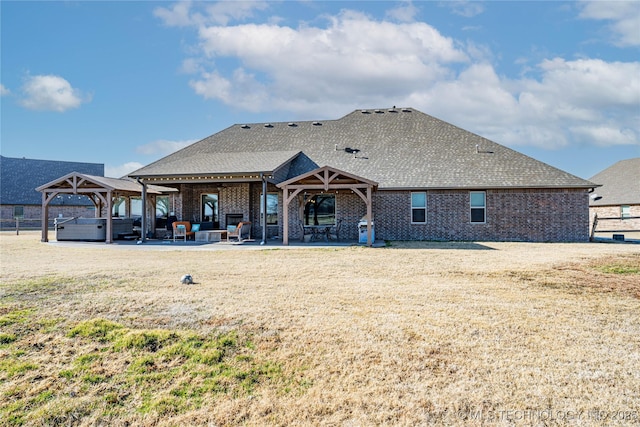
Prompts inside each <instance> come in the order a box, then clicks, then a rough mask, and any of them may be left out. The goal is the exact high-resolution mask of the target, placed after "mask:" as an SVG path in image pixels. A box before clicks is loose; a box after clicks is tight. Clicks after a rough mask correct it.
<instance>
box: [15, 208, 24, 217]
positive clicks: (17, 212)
mask: <svg viewBox="0 0 640 427" xmlns="http://www.w3.org/2000/svg"><path fill="white" fill-rule="evenodd" d="M13 219H24V205H14V206H13Z"/></svg>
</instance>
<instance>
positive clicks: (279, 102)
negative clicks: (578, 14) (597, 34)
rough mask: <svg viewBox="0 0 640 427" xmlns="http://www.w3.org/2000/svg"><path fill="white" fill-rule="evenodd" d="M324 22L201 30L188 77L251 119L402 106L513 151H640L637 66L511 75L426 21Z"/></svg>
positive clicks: (566, 65)
mask: <svg viewBox="0 0 640 427" xmlns="http://www.w3.org/2000/svg"><path fill="white" fill-rule="evenodd" d="M608 3H609V2H607V4H608ZM407 5H409V6H410V5H411V4H410V3H408V4H407ZM407 5H405V7H407ZM227 6H229V5H227ZM462 6H469V4H467V3H460V4H457V5H456V6H455V7H458V8H459V7H462ZM471 6H473V4H472V5H471ZM478 6H479V7H476V9H475V12H474V13H481V12H482V9H481V7H482V5H481V4H480V5H478ZM401 7H403V6H401ZM472 10H473V7H472ZM585 10H586V9H585ZM394 11H397V9H394ZM393 13H394V12H390V13H389V14H388V15H387V16H392V15H393ZM469 13H471V12H469ZM594 13H595V12H594ZM196 15H197V12H196V11H191V12H190V16H192V17H193V16H196ZM205 15H206V14H205ZM205 15H202V16H205ZM206 16H210V14H209V15H206ZM225 16H230V15H225ZM240 16H241V14H240V13H238V14H236V17H240ZM405 16H406V17H407V18H408V17H409V16H410V14H409V15H405ZM600 16H603V15H600ZM616 16H617V15H616ZM325 18H326V19H327V21H326V25H325V26H320V25H318V26H313V25H310V24H308V23H307V24H305V25H301V26H299V27H296V28H294V27H290V26H284V25H275V24H243V25H231V26H222V25H219V24H215V23H214V24H206V25H205V24H202V25H199V24H198V25H197V28H198V37H199V49H200V51H199V53H198V52H197V53H195V54H193V52H192V55H190V56H191V57H190V58H189V59H187V60H185V62H184V63H183V70H184V71H185V72H189V73H191V74H193V78H192V79H191V81H190V85H191V87H192V88H193V90H194V91H195V92H196V93H197V94H199V95H201V96H202V97H204V98H206V99H215V100H218V101H220V102H222V103H225V104H227V105H233V106H234V107H235V108H238V109H240V110H245V111H251V112H265V111H286V112H291V113H293V114H295V118H296V119H298V118H300V119H317V118H323V117H324V118H331V117H336V114H341V113H346V112H348V111H350V110H353V109H356V108H369V107H372V106H375V107H379V106H385V105H386V106H391V105H399V106H411V107H415V108H418V109H420V110H422V111H425V112H427V113H429V114H432V115H434V116H436V117H439V118H442V119H444V120H447V121H450V122H451V123H454V124H456V125H458V126H461V127H463V128H465V129H469V130H472V131H474V132H476V133H478V134H480V135H483V136H486V137H487V138H490V139H493V140H494V141H496V142H499V143H503V144H507V145H525V144H526V145H534V146H538V147H544V148H559V147H563V146H566V145H569V144H592V145H598V146H612V145H619V144H639V143H640V129H639V127H638V123H639V122H640V117H639V113H638V108H637V107H638V105H640V63H639V62H606V61H603V60H599V59H589V58H583V59H578V60H567V59H564V58H550V59H546V60H543V61H541V62H539V63H538V64H530V63H529V62H528V61H526V62H523V63H522V67H524V68H523V70H524V71H523V74H522V76H521V77H514V78H510V77H505V76H503V75H500V74H499V73H498V72H497V71H496V69H495V68H494V65H493V62H494V61H495V57H496V55H495V54H494V53H493V52H492V51H491V50H490V49H489V48H488V47H487V46H484V45H476V44H475V43H473V42H471V41H467V42H465V43H461V42H459V41H456V40H453V39H451V38H449V37H445V36H444V35H442V34H441V33H440V32H439V31H438V30H436V29H435V28H433V27H432V26H430V25H428V24H426V23H422V22H409V23H407V22H389V21H384V20H383V21H378V20H374V19H372V18H371V17H369V16H367V15H365V14H362V13H359V12H354V11H349V10H343V11H341V12H340V13H339V14H338V15H336V16H325ZM207 19H208V22H213V20H212V18H210V17H209V18H207ZM266 21H267V22H269V20H268V19H267V20H266ZM192 22H195V21H193V20H192ZM202 22H204V21H202ZM218 22H222V21H220V20H218ZM194 25H195V24H194Z"/></svg>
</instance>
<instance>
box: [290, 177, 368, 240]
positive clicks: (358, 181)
mask: <svg viewBox="0 0 640 427" xmlns="http://www.w3.org/2000/svg"><path fill="white" fill-rule="evenodd" d="M377 186H378V183H377V182H374V181H371V180H368V179H365V178H361V177H358V176H356V175H352V174H350V173H348V172H344V171H341V170H338V169H335V168H332V167H330V166H323V167H321V168H318V169H315V170H312V171H311V172H307V173H305V174H302V175H299V176H297V177H295V178H291V179H289V180H287V181H284V182H281V183H280V184H277V187H278V188H281V189H282V191H283V199H284V209H283V218H282V220H283V230H282V234H283V236H282V244H284V245H288V244H289V204H290V203H291V202H292V201H293V200H294V199H295V198H296V196H298V194H300V193H301V192H305V191H339V190H350V191H353V192H354V193H355V194H357V195H358V196H360V198H361V199H362V200H363V201H364V203H365V204H366V206H367V214H366V218H367V245H368V246H371V245H372V244H373V241H372V238H371V237H372V233H371V225H372V220H373V218H372V215H373V209H372V204H373V203H372V194H373V189H374V187H377Z"/></svg>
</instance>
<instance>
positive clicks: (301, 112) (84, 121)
mask: <svg viewBox="0 0 640 427" xmlns="http://www.w3.org/2000/svg"><path fill="white" fill-rule="evenodd" d="M0 13H1V20H2V22H1V43H2V45H1V64H0V65H1V75H0V84H1V86H0V94H1V95H2V96H1V98H0V102H1V113H0V114H1V115H0V119H1V130H0V137H1V153H2V155H4V156H8V157H27V158H35V159H49V160H70V161H82V162H96V163H104V164H105V173H106V175H107V176H122V175H124V174H126V173H128V172H131V171H133V170H134V169H136V168H138V167H140V166H142V165H145V164H148V163H150V162H152V161H154V160H157V159H159V158H161V157H163V156H165V155H167V154H169V153H170V152H172V151H174V150H176V149H179V148H181V147H183V146H185V145H186V144H189V143H193V142H195V141H197V140H199V139H202V138H204V137H206V136H209V135H211V134H213V133H216V132H218V131H220V130H222V129H224V128H226V127H228V126H231V125H233V124H236V123H254V122H258V123H260V122H276V121H293V120H328V119H337V118H340V117H342V116H343V115H345V114H347V113H349V112H351V111H353V110H355V109H360V108H387V107H391V106H393V105H396V106H398V107H413V108H417V109H419V110H421V111H423V112H425V113H427V114H430V115H432V116H435V117H438V118H440V119H443V120H445V121H448V122H450V123H453V124H455V125H457V126H459V127H462V128H464V129H467V130H470V131H472V132H475V133H478V134H480V135H482V136H484V137H487V138H489V139H491V140H493V141H495V142H498V143H500V144H503V145H507V146H509V147H511V148H514V149H516V150H518V151H520V152H522V153H525V154H528V155H530V156H532V157H534V158H536V159H538V160H541V161H544V162H546V163H549V164H551V165H553V166H556V167H559V168H561V169H564V170H566V171H568V172H570V173H573V174H575V175H577V176H580V177H582V178H589V177H591V176H593V175H595V174H596V173H597V172H599V171H601V170H602V169H604V168H606V167H608V166H610V165H611V164H613V163H615V162H616V161H619V160H622V159H627V158H631V157H638V156H640V2H638V1H632V2H622V1H603V2H557V1H536V2H521V1H514V2H508V1H429V2H424V1H414V2H409V1H402V2H385V1H372V2H366V1H354V2H339V1H324V2H316V1H299V2H297V1H268V2H260V1H257V2H240V1H234V2H212V1H207V2H196V1H192V2H156V1H137V2H129V1H110V2H99V1H47V2H32V1H1V2H0Z"/></svg>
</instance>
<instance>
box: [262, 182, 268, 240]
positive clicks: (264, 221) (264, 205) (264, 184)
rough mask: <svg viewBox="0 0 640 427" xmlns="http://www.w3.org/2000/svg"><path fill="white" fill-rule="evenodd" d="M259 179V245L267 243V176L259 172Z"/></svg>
mask: <svg viewBox="0 0 640 427" xmlns="http://www.w3.org/2000/svg"><path fill="white" fill-rule="evenodd" d="M260 179H261V180H262V208H261V211H262V218H261V221H262V241H261V242H260V244H261V245H266V244H267V178H265V176H264V173H262V172H260Z"/></svg>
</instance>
